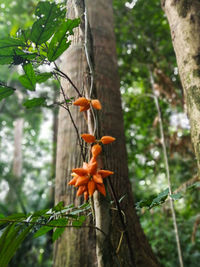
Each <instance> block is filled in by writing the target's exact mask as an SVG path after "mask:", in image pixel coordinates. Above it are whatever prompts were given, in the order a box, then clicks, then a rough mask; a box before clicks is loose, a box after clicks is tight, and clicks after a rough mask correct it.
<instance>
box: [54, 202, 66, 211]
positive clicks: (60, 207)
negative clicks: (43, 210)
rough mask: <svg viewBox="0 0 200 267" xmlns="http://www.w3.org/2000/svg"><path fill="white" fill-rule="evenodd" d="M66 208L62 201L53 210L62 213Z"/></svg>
mask: <svg viewBox="0 0 200 267" xmlns="http://www.w3.org/2000/svg"><path fill="white" fill-rule="evenodd" d="M63 208H64V202H63V201H60V202H59V203H58V204H57V205H56V206H55V207H54V208H53V210H55V211H61V210H62V209H63Z"/></svg>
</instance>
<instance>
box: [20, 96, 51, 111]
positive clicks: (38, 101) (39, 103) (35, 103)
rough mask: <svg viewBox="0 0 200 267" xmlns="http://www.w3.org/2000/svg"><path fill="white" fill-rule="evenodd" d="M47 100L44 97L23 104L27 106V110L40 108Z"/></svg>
mask: <svg viewBox="0 0 200 267" xmlns="http://www.w3.org/2000/svg"><path fill="white" fill-rule="evenodd" d="M45 100H46V99H45V98H43V97H38V98H32V99H29V100H26V101H25V102H24V103H23V106H25V107H26V108H35V107H40V106H42V105H44V103H45Z"/></svg>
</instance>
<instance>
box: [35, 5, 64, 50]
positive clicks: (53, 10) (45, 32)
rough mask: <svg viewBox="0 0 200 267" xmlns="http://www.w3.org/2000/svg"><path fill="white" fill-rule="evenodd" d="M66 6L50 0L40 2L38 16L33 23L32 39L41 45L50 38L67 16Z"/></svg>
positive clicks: (37, 7)
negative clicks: (62, 6)
mask: <svg viewBox="0 0 200 267" xmlns="http://www.w3.org/2000/svg"><path fill="white" fill-rule="evenodd" d="M65 13H66V12H65V8H61V7H60V6H59V5H56V4H55V3H50V2H39V3H38V5H37V6H36V11H35V15H36V16H37V17H38V19H37V21H36V22H35V23H34V24H33V27H32V29H31V33H30V40H31V41H33V42H34V43H35V44H36V45H41V44H43V43H45V42H46V41H48V40H49V38H50V37H51V36H52V35H53V34H54V32H55V31H56V29H57V28H58V26H59V24H60V22H61V21H62V19H64V17H65Z"/></svg>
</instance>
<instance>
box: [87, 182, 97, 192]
mask: <svg viewBox="0 0 200 267" xmlns="http://www.w3.org/2000/svg"><path fill="white" fill-rule="evenodd" d="M95 189H96V184H95V182H94V181H93V180H90V181H89V182H88V193H89V195H90V196H92V195H93V194H94V191H95Z"/></svg>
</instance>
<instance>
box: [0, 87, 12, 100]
mask: <svg viewBox="0 0 200 267" xmlns="http://www.w3.org/2000/svg"><path fill="white" fill-rule="evenodd" d="M14 92H15V89H14V88H11V87H8V86H5V85H0V101H1V100H2V99H3V98H6V97H9V96H10V95H12V94H14Z"/></svg>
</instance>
